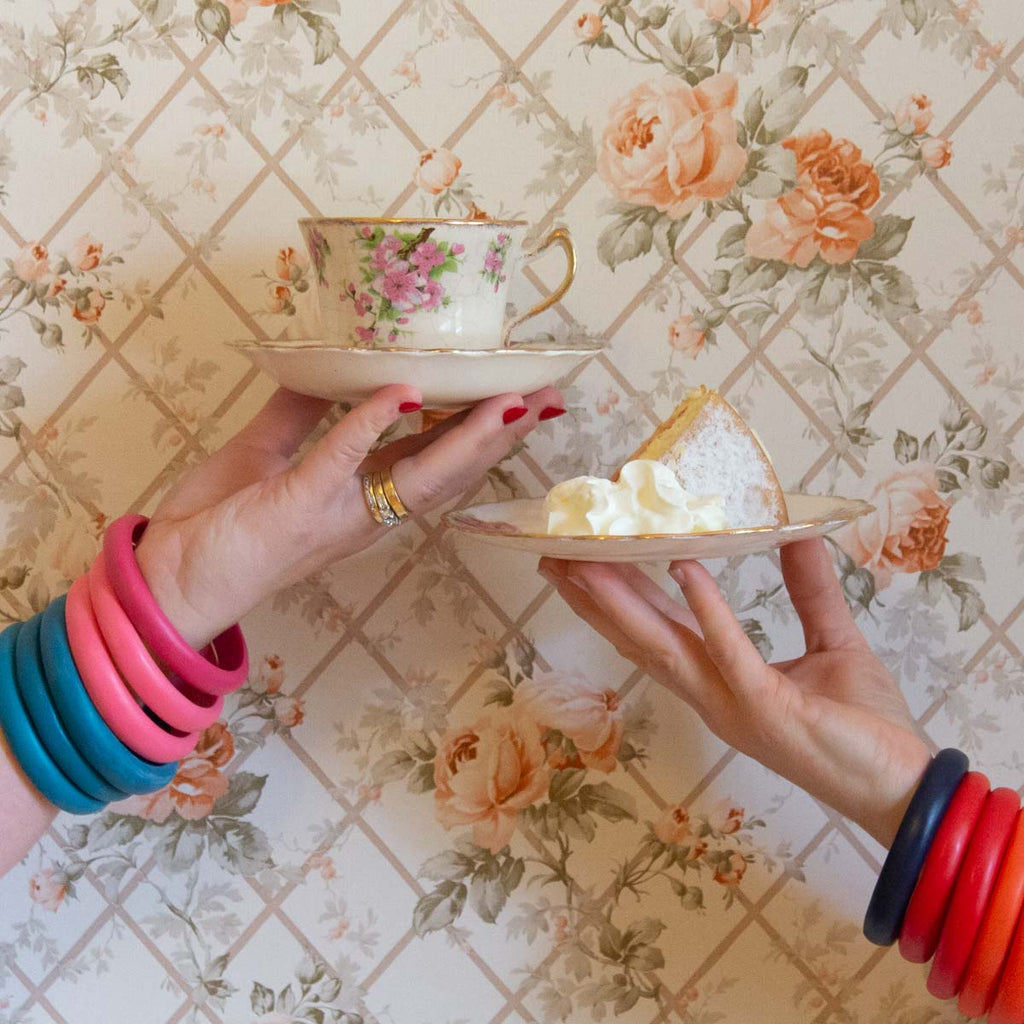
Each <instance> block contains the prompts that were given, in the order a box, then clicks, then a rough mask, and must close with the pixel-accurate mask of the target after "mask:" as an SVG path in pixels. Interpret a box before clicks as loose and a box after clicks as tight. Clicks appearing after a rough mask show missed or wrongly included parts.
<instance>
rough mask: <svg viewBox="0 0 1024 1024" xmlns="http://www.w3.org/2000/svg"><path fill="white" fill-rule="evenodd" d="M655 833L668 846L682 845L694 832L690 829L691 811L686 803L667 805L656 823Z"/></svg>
mask: <svg viewBox="0 0 1024 1024" xmlns="http://www.w3.org/2000/svg"><path fill="white" fill-rule="evenodd" d="M654 834H655V835H656V836H657V837H658V838H659V839H660V840H661V841H662V842H663V843H664V844H665V845H666V846H681V845H682V844H683V843H685V842H686V840H687V839H689V838H690V836H692V835H693V832H692V831H691V830H690V812H689V811H688V810H687V809H686V805H685V804H673V805H672V806H671V807H666V808H665V810H664V811H663V812H662V814H661V817H660V818H658V820H657V821H656V822H655V823H654Z"/></svg>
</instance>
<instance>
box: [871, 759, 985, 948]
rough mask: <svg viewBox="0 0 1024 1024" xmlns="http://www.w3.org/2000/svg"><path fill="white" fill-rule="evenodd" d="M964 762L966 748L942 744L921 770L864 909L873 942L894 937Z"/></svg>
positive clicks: (884, 943) (891, 940)
mask: <svg viewBox="0 0 1024 1024" xmlns="http://www.w3.org/2000/svg"><path fill="white" fill-rule="evenodd" d="M968 765H969V762H968V760H967V755H966V754H965V753H963V752H962V751H960V750H953V749H952V748H947V749H945V750H940V751H939V752H938V753H937V754H936V755H935V757H934V758H932V762H931V764H930V765H928V767H927V769H926V770H925V773H924V775H923V776H922V778H921V782H920V784H919V785H918V787H917V789H916V790H915V792H914V795H913V797H912V798H911V800H910V805H909V806H908V807H907V813H906V814H904V815H903V821H902V822H900V827H899V829H898V831H897V832H896V838H895V839H894V840H893V843H892V846H891V848H890V849H889V853H888V855H887V856H886V858H885V863H884V864H883V865H882V870H881V872H880V874H879V876H878V881H877V883H876V884H875V891H874V892H873V893H872V894H871V901H870V903H869V904H868V911H867V913H866V914H865V915H864V935H865V937H866V938H867V939H868V940H869V941H870V942H873V943H875V945H877V946H891V945H892V944H893V943H894V942H895V941H896V938H897V936H898V935H899V933H900V928H902V927H903V918H904V916H905V915H906V913H907V907H908V905H909V904H910V897H911V896H912V895H913V894H914V887H915V886H916V885H917V879H918V877H919V876H920V874H921V868H922V867H924V861H925V857H927V856H928V850H929V848H930V847H931V845H932V840H933V839H934V838H935V833H936V832H937V831H938V830H939V825H940V824H941V823H942V819H943V816H944V815H945V813H946V809H947V808H948V807H949V802H950V800H952V799H953V794H954V793H955V792H956V790H957V787H958V786H959V785H960V780H961V779H963V777H964V776H965V775H966V774H967V768H968Z"/></svg>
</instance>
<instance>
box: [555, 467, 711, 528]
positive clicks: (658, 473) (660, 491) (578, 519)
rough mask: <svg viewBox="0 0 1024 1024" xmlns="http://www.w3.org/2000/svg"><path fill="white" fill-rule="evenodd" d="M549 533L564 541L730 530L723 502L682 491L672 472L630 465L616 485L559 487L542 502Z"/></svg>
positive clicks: (590, 482) (592, 479)
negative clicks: (579, 538)
mask: <svg viewBox="0 0 1024 1024" xmlns="http://www.w3.org/2000/svg"><path fill="white" fill-rule="evenodd" d="M544 509H545V511H546V512H547V514H548V533H552V534H558V535H560V536H580V535H584V536H589V535H600V536H605V537H609V536H617V537H622V536H627V537H628V536H637V535H639V534H646V533H705V532H707V531H708V530H724V529H726V527H727V524H726V521H725V513H724V512H723V511H722V499H721V498H720V497H718V496H717V495H711V496H709V497H698V496H697V495H695V494H690V493H689V492H688V491H685V490H683V488H682V486H681V485H680V483H679V480H678V479H677V477H676V475H675V473H673V472H672V470H671V469H669V467H668V466H665V465H663V464H662V463H660V462H655V461H654V460H652V459H636V460H635V461H633V462H627V463H626V465H625V466H623V467H622V471H621V472H620V473H619V479H618V480H617V481H615V482H613V481H611V480H605V479H603V478H602V477H597V476H578V477H575V478H574V479H572V480H566V481H565V482H564V483H560V484H556V485H555V486H554V487H552V488H551V490H550V491H549V492H548V496H547V497H546V498H545V499H544Z"/></svg>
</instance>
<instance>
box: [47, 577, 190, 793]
mask: <svg viewBox="0 0 1024 1024" xmlns="http://www.w3.org/2000/svg"><path fill="white" fill-rule="evenodd" d="M66 601H67V597H66V596H64V597H59V598H57V600H56V601H54V602H52V603H51V604H50V605H49V607H48V608H47V609H46V611H44V612H43V620H42V627H41V641H42V649H43V664H44V666H45V667H46V682H47V685H48V686H49V690H50V699H51V701H52V702H53V706H54V707H55V708H56V709H57V714H58V715H60V720H61V721H62V722H63V723H64V728H65V729H67V732H68V735H69V736H70V737H71V742H72V743H74V745H75V746H76V747H78V751H79V753H80V754H81V755H82V756H83V757H84V758H85V759H86V761H88V762H89V764H90V765H92V767H93V768H94V769H95V770H96V771H97V772H99V774H100V775H102V776H103V778H105V779H106V780H107V782H109V783H110V785H112V786H115V787H116V788H117V789H120V790H121V791H122V792H125V793H155V792H156V791H157V790H158V789H163V787H164V786H166V785H167V784H168V783H169V782H170V781H171V779H173V778H174V773H175V772H176V771H177V770H178V762H177V761H171V762H170V763H169V764H153V763H152V762H151V761H146V760H144V759H143V758H141V757H139V756H138V755H137V754H136V753H134V752H133V751H131V750H129V749H128V748H127V747H126V746H125V745H124V744H123V743H122V742H121V741H120V740H119V739H118V738H117V737H116V736H115V735H114V734H113V733H112V732H111V731H110V726H108V725H107V723H106V722H104V721H103V717H102V716H101V715H100V713H99V712H98V711H97V710H96V706H95V705H94V704H93V702H92V700H90V698H89V694H88V693H87V692H86V689H85V685H84V684H83V682H82V677H81V676H80V675H79V674H78V668H77V666H76V665H75V661H74V658H73V657H72V655H71V645H70V643H69V642H68V627H67V623H66V622H65V619H64V605H65V603H66Z"/></svg>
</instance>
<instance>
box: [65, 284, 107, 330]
mask: <svg viewBox="0 0 1024 1024" xmlns="http://www.w3.org/2000/svg"><path fill="white" fill-rule="evenodd" d="M106 304H107V300H106V299H105V298H104V297H103V293H102V292H100V291H97V290H96V289H95V288H91V289H89V291H88V292H87V293H86V295H85V296H84V297H82V298H79V299H78V301H77V302H76V303H75V308H74V309H73V310H72V311H71V315H72V316H73V317H74V318H75V319H76V320H79V321H81V322H82V323H83V324H94V323H96V321H97V320H99V318H100V317H101V316H102V315H103V307H104V306H106Z"/></svg>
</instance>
